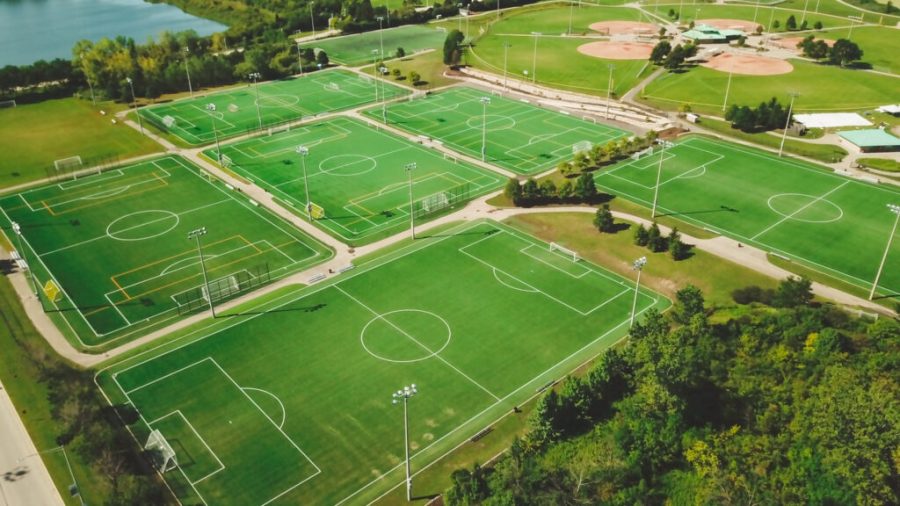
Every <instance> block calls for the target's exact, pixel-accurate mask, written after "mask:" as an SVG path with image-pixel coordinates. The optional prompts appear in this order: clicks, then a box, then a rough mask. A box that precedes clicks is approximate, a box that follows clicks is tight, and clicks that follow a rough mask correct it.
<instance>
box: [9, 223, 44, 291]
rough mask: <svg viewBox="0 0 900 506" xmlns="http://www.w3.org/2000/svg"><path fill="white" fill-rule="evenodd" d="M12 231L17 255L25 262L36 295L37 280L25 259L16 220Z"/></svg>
mask: <svg viewBox="0 0 900 506" xmlns="http://www.w3.org/2000/svg"><path fill="white" fill-rule="evenodd" d="M12 229H13V232H14V233H15V234H16V242H18V243H19V256H21V257H22V261H23V262H24V263H25V268H26V270H27V271H28V277H29V278H30V279H31V287H32V289H34V296H35V297H37V296H38V286H37V280H36V279H34V272H33V271H32V270H31V267H30V266H29V264H28V260H26V259H25V248H24V246H23V244H22V226H21V225H19V223H18V222H15V221H14V222H12Z"/></svg>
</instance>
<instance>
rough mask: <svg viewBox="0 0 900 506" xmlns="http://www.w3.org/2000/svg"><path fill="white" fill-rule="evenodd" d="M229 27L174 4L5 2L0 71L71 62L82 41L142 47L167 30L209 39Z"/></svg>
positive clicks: (1, 4)
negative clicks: (121, 41) (127, 41)
mask: <svg viewBox="0 0 900 506" xmlns="http://www.w3.org/2000/svg"><path fill="white" fill-rule="evenodd" d="M226 28H227V27H226V26H224V25H221V24H219V23H215V22H213V21H209V20H206V19H203V18H198V17H195V16H191V15H190V14H186V13H184V12H182V11H181V10H179V9H178V8H177V7H173V6H171V5H164V4H150V3H145V2H143V1H142V0H0V67H2V66H4V65H22V64H28V63H33V62H35V61H37V60H40V59H44V60H52V59H53V58H65V59H69V60H70V59H72V46H74V45H75V42H76V41H79V40H81V39H89V40H93V41H96V40H99V39H101V38H103V37H108V38H113V37H115V36H117V35H125V36H128V37H132V38H133V39H134V40H135V41H137V42H140V43H143V42H145V41H146V40H147V38H148V37H155V36H157V35H159V33H160V32H162V31H164V30H169V31H171V32H178V31H183V30H190V29H192V30H195V31H196V32H197V33H198V34H200V35H209V34H211V33H215V32H221V31H224V30H225V29H226Z"/></svg>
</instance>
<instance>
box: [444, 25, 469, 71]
mask: <svg viewBox="0 0 900 506" xmlns="http://www.w3.org/2000/svg"><path fill="white" fill-rule="evenodd" d="M465 39H466V36H465V35H463V33H462V32H460V31H459V30H450V33H448V34H447V38H446V39H444V65H458V64H459V57H460V54H461V53H460V44H462V41H464V40H465Z"/></svg>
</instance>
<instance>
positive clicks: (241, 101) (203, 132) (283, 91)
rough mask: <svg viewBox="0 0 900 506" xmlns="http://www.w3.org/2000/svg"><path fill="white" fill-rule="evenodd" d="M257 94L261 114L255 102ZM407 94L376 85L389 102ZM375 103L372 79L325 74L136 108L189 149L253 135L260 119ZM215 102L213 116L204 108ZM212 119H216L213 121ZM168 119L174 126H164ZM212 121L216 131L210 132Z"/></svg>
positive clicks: (275, 121)
mask: <svg viewBox="0 0 900 506" xmlns="http://www.w3.org/2000/svg"><path fill="white" fill-rule="evenodd" d="M257 91H258V92H259V100H258V103H259V116H257V107H256V104H257V98H256V94H257ZM407 93H408V91H407V90H405V89H403V88H401V87H399V86H394V85H392V84H390V83H386V84H385V85H384V86H381V87H379V90H378V97H379V100H380V97H381V96H382V94H383V95H384V96H385V97H387V99H388V100H390V99H391V98H394V97H399V96H402V95H405V94H407ZM374 101H375V85H374V80H373V79H371V78H368V77H366V76H362V75H360V74H357V73H356V72H350V71H347V70H340V69H338V70H326V71H320V72H313V73H310V74H307V75H305V76H301V77H296V78H293V79H285V80H282V81H272V82H269V83H264V84H260V85H259V89H258V90H257V89H256V88H255V87H254V86H253V85H248V86H243V87H239V88H233V89H230V90H228V91H223V92H219V93H214V94H211V95H203V96H199V95H198V96H197V97H195V98H191V99H184V100H177V101H175V102H171V103H168V104H163V105H158V106H153V107H147V108H143V109H141V110H140V113H141V116H142V117H143V118H145V119H147V120H149V121H151V122H152V123H153V124H154V126H156V127H157V128H160V129H162V130H164V131H168V132H170V133H172V134H174V135H176V136H177V137H178V138H180V139H181V140H183V141H184V142H186V143H188V144H190V145H195V146H196V145H200V144H209V143H212V142H214V141H215V133H216V132H217V133H218V135H219V139H220V140H221V139H225V138H227V137H233V136H235V135H240V134H245V133H248V132H250V131H255V130H257V129H258V128H259V125H260V118H261V120H262V125H263V127H264V128H268V127H270V126H272V125H279V124H281V123H284V122H287V121H293V120H299V119H300V118H302V117H307V116H315V115H316V114H320V113H325V112H332V111H338V110H342V109H350V108H353V107H357V106H360V105H363V104H367V103H370V102H374ZM207 104H215V106H216V110H215V112H212V113H211V112H210V111H207V110H206V105H207ZM213 116H215V120H213ZM166 117H171V118H173V119H174V124H173V125H172V126H171V127H169V126H166V124H165V123H166V119H165V118H166ZM214 121H215V128H216V132H213V122H214Z"/></svg>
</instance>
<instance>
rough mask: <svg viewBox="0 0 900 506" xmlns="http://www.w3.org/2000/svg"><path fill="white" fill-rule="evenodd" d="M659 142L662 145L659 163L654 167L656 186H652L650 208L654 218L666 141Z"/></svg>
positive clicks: (651, 215)
mask: <svg viewBox="0 0 900 506" xmlns="http://www.w3.org/2000/svg"><path fill="white" fill-rule="evenodd" d="M659 144H660V145H661V146H662V150H661V151H660V153H659V165H658V166H657V167H656V186H654V187H653V209H651V210H650V217H651V218H656V202H657V199H659V180H660V178H661V177H662V165H663V160H664V159H665V158H666V144H667V141H664V140H662V139H660V140H659Z"/></svg>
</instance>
